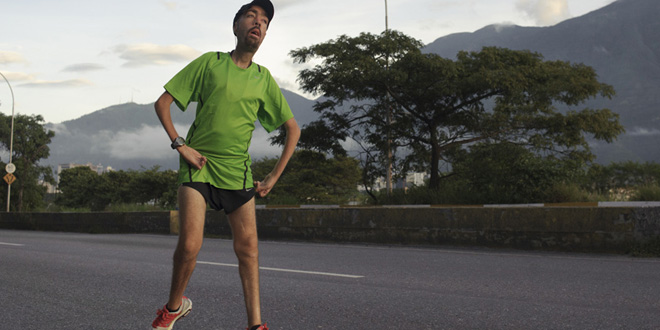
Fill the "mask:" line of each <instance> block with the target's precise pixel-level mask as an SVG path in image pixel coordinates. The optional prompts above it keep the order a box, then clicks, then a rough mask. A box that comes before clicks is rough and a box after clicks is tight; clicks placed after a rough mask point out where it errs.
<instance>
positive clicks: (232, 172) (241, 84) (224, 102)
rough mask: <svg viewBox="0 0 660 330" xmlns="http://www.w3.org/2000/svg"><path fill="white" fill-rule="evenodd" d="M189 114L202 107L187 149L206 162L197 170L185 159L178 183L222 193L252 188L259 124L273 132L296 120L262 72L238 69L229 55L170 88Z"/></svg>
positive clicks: (183, 75) (197, 63) (201, 63)
mask: <svg viewBox="0 0 660 330" xmlns="http://www.w3.org/2000/svg"><path fill="white" fill-rule="evenodd" d="M165 90H167V91H168V92H169V93H170V94H172V96H173V97H174V101H175V103H176V105H177V106H178V107H179V109H181V110H182V111H185V110H186V108H187V107H188V104H190V102H198V103H197V111H196V114H195V122H194V123H193V124H192V126H191V127H190V130H189V131H188V135H187V137H186V144H188V145H189V146H190V147H192V148H193V149H195V150H197V151H199V153H201V154H202V155H204V156H206V158H207V159H208V162H207V163H206V165H205V166H204V167H203V168H202V169H201V170H197V169H195V168H193V167H191V166H190V165H188V163H187V162H186V161H185V160H184V159H183V157H180V160H179V163H180V167H179V182H180V183H183V182H208V183H211V184H212V185H213V186H215V187H217V188H222V189H229V190H240V189H247V188H252V187H253V179H252V172H251V170H250V164H251V159H250V155H249V154H248V149H249V148H250V141H251V139H252V132H253V131H254V127H255V121H256V120H257V119H259V122H260V123H261V125H262V126H263V127H264V128H265V129H266V131H268V132H272V131H273V130H275V129H276V128H278V127H279V126H280V125H282V124H283V123H284V122H286V121H287V120H289V119H291V118H293V113H292V112H291V108H289V104H288V103H287V102H286V100H285V99H284V96H283V95H282V91H280V88H279V86H278V85H277V83H276V82H275V80H274V79H273V77H272V76H271V74H270V72H269V71H268V70H267V69H266V68H265V67H263V66H260V65H258V64H256V63H252V65H250V66H249V67H248V68H247V69H242V68H239V67H238V66H236V64H235V63H234V61H233V60H232V59H231V56H230V54H228V53H221V52H208V53H206V54H204V55H202V56H200V57H199V58H197V59H195V60H194V61H192V62H191V63H190V64H188V65H187V66H186V67H185V68H183V70H181V71H180V72H179V73H177V74H176V75H175V76H174V77H173V78H172V79H171V80H170V81H169V82H168V83H167V84H165Z"/></svg>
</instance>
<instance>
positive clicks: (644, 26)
mask: <svg viewBox="0 0 660 330" xmlns="http://www.w3.org/2000/svg"><path fill="white" fill-rule="evenodd" d="M659 15H660V1H657V0H618V1H616V2H613V3H612V4H610V5H608V6H605V7H603V8H600V9H598V10H595V11H592V12H589V13H587V14H585V15H582V16H580V17H575V18H571V19H568V20H565V21H563V22H560V23H558V24H556V25H553V26H549V27H522V26H516V25H503V24H491V25H487V26H485V27H483V28H481V29H479V30H477V31H474V32H461V33H455V34H450V35H447V36H443V37H440V38H438V39H436V40H435V41H433V42H432V43H430V44H428V45H426V46H425V47H424V48H423V51H424V52H428V53H436V54H439V55H440V56H442V57H445V58H455V56H456V54H457V53H458V52H459V51H478V50H480V49H481V48H482V47H484V46H497V47H506V48H510V49H519V50H530V51H534V52H538V53H540V54H542V55H543V57H544V58H545V59H546V60H562V61H569V62H571V63H584V64H585V65H588V66H591V67H593V68H594V69H595V70H596V73H597V74H598V77H599V78H598V79H599V81H601V82H604V83H607V84H610V85H612V86H613V87H614V88H615V90H616V93H617V94H616V95H615V96H614V97H613V98H612V99H611V100H609V99H606V98H597V99H590V100H588V101H587V102H585V103H584V104H583V105H582V107H589V108H609V109H611V110H613V111H614V112H616V113H619V115H620V121H621V123H622V124H623V125H624V127H625V128H626V131H627V132H626V133H625V134H623V135H621V136H620V137H619V139H618V140H617V141H615V142H614V143H612V144H606V143H603V142H598V141H593V142H591V147H592V150H593V151H594V153H595V154H596V156H597V159H596V160H597V162H599V163H603V164H607V163H609V162H612V161H626V160H631V161H655V162H659V161H660V148H657V145H659V144H660V93H658V92H657V91H658V90H660V37H658V36H657V35H658V34H657V33H656V31H660V20H658V19H656V17H657V16H659ZM282 91H283V93H284V95H285V97H286V99H287V101H288V102H289V104H290V106H291V108H292V110H293V112H294V115H295V117H296V119H297V120H298V122H299V123H300V124H301V126H302V125H304V124H306V123H309V122H311V121H312V120H314V119H316V118H317V116H318V114H317V113H315V112H314V111H313V110H312V109H313V105H314V102H315V100H310V99H307V98H305V97H303V96H300V95H298V94H296V93H293V92H290V91H288V90H284V89H283V90H282ZM191 107H192V109H188V110H187V111H185V112H182V111H178V110H176V111H175V110H174V108H173V111H172V114H173V115H172V116H173V120H174V122H175V124H176V125H177V130H179V133H180V134H182V135H184V134H185V132H187V129H188V126H189V125H190V123H192V121H193V120H194V106H191ZM47 127H49V128H51V129H53V130H55V132H56V136H55V138H54V139H53V142H52V143H51V157H49V158H48V159H47V160H46V161H45V162H43V163H45V164H48V165H52V166H57V164H60V163H70V162H74V163H83V164H85V163H88V162H91V163H94V164H98V163H102V164H103V165H110V166H112V167H114V168H118V169H128V168H133V169H138V168H140V167H151V166H155V165H160V166H162V167H163V168H177V167H178V157H176V156H175V155H174V154H172V150H171V149H170V148H169V143H168V141H167V137H166V135H165V132H164V130H163V129H162V127H161V125H160V123H159V122H158V118H157V117H156V115H155V113H154V110H153V104H144V105H139V104H134V103H126V104H122V105H115V106H111V107H107V108H104V109H101V110H98V111H95V112H93V113H90V114H88V115H84V116H82V117H80V118H78V119H75V120H69V121H65V122H62V123H59V124H48V125H47ZM250 152H251V154H252V156H253V158H254V159H259V158H261V157H264V156H276V155H277V148H274V147H272V146H270V145H269V142H268V135H267V134H266V133H265V131H264V130H263V129H260V128H258V129H256V130H255V136H254V138H253V142H252V147H251V149H250Z"/></svg>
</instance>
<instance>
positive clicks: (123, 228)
mask: <svg viewBox="0 0 660 330" xmlns="http://www.w3.org/2000/svg"><path fill="white" fill-rule="evenodd" d="M257 219H258V229H259V235H260V237H261V238H262V239H269V240H304V241H324V242H329V241H332V242H350V243H377V244H409V245H474V246H490V247H510V248H522V249H549V250H561V251H593V252H613V253H626V252H628V251H629V250H630V248H631V247H632V246H636V245H639V244H644V243H647V242H650V241H653V240H658V238H659V237H660V203H634V204H630V203H628V204H625V205H620V204H619V205H610V204H608V205H602V204H595V203H593V204H585V203H581V204H574V203H573V204H570V205H569V204H543V205H536V204H528V205H481V206H439V205H415V206H379V207H354V206H339V205H334V206H320V205H317V206H313V205H306V206H260V207H258V208H257ZM205 226H206V227H205V232H206V234H207V235H213V236H219V237H230V236H231V232H230V228H229V225H228V224H227V221H226V217H225V215H224V212H216V211H209V212H207V218H206V225H205ZM0 228H2V229H21V230H41V231H67V232H86V233H156V234H176V233H177V232H178V212H176V211H171V212H126V213H104V212H101V213H0Z"/></svg>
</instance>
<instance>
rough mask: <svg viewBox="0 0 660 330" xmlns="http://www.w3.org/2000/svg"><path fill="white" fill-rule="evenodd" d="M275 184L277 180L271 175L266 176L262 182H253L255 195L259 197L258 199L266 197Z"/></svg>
mask: <svg viewBox="0 0 660 330" xmlns="http://www.w3.org/2000/svg"><path fill="white" fill-rule="evenodd" d="M276 182H277V179H276V178H274V177H273V175H271V174H268V175H266V177H265V178H264V179H263V181H254V187H255V189H256V192H257V195H259V197H266V195H268V193H269V192H270V190H271V189H273V186H275V183H276Z"/></svg>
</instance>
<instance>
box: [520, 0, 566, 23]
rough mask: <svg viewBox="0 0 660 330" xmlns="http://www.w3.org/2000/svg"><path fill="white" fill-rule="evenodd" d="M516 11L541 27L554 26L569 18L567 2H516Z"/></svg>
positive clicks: (525, 0)
mask: <svg viewBox="0 0 660 330" xmlns="http://www.w3.org/2000/svg"><path fill="white" fill-rule="evenodd" d="M516 9H518V10H520V11H522V12H524V13H525V14H526V15H527V16H529V17H530V18H531V19H533V20H534V21H535V22H536V24H538V25H541V26H548V25H554V24H557V23H559V22H561V21H563V20H565V19H567V18H569V17H570V15H569V13H568V0H517V1H516Z"/></svg>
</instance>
